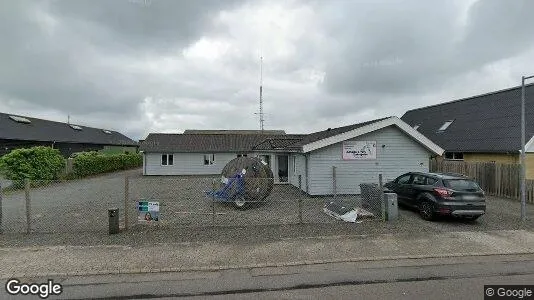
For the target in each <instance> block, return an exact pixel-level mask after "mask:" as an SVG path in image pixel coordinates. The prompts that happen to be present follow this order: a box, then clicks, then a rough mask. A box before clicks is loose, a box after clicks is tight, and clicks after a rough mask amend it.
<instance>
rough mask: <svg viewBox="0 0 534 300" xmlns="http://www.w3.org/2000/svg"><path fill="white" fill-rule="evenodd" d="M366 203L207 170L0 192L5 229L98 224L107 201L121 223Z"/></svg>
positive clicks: (172, 222)
mask: <svg viewBox="0 0 534 300" xmlns="http://www.w3.org/2000/svg"><path fill="white" fill-rule="evenodd" d="M140 202H141V204H142V203H145V204H147V203H148V202H150V203H152V204H154V203H156V204H158V206H157V207H158V208H157V209H156V210H157V211H151V210H149V209H148V207H144V208H145V209H144V210H143V209H142V208H140V207H141V206H142V205H140ZM369 203H370V202H369V201H368V200H367V199H364V201H362V197H361V196H360V195H337V194H330V195H325V196H309V195H308V194H306V193H305V192H303V191H302V190H301V189H299V188H298V187H295V186H293V185H291V184H274V180H273V179H272V178H264V179H257V178H256V179H254V180H253V181H245V182H243V185H242V186H239V185H236V184H234V185H231V184H228V182H226V183H223V182H222V180H221V178H220V177H214V176H132V177H128V176H126V177H125V176H116V177H113V176H108V177H105V178H101V177H95V178H89V179H81V180H70V181H42V180H33V181H29V180H27V181H24V182H20V183H18V184H15V185H12V186H11V187H9V188H7V189H3V190H2V192H1V193H0V207H2V212H1V213H0V215H1V216H2V219H1V220H0V221H1V228H2V231H3V232H5V233H8V232H12V233H54V232H92V231H98V232H105V231H107V230H108V229H109V228H108V226H109V220H108V209H111V208H118V209H119V213H118V215H119V216H120V220H119V226H120V228H122V229H128V228H136V227H142V226H151V225H155V226H163V227H170V228H177V229H179V228H186V227H207V226H248V225H284V224H306V223H307V224H310V223H312V224H313V223H337V222H342V221H340V220H339V218H336V217H335V216H333V214H332V212H334V213H337V214H338V215H339V214H342V212H340V211H336V210H335V209H334V207H338V206H339V207H343V208H344V209H345V210H346V211H351V210H355V209H358V213H359V214H360V215H359V217H360V218H361V217H368V216H366V215H364V214H363V213H362V212H364V211H365V210H367V211H369V212H374V210H373V209H370V208H369V207H367V208H366V207H365V205H367V204H369ZM153 207H155V206H153ZM153 207H152V208H153ZM362 209H363V210H362ZM376 216H379V215H378V214H376ZM353 221H354V220H353Z"/></svg>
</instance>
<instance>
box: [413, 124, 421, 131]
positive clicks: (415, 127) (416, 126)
mask: <svg viewBox="0 0 534 300" xmlns="http://www.w3.org/2000/svg"><path fill="white" fill-rule="evenodd" d="M419 126H421V124H415V125H414V126H413V129H415V130H417V129H418V128H419Z"/></svg>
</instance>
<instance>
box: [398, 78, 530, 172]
mask: <svg viewBox="0 0 534 300" xmlns="http://www.w3.org/2000/svg"><path fill="white" fill-rule="evenodd" d="M525 95H526V97H525V99H526V100H525V115H526V118H525V119H526V130H525V132H526V142H527V143H526V144H527V146H526V151H525V153H526V166H527V178H529V179H534V84H529V85H527V86H526V87H525ZM401 119H402V120H403V121H404V122H406V123H408V124H410V125H411V126H412V127H413V128H414V129H417V131H419V132H420V133H422V134H423V135H425V136H426V137H428V138H429V139H431V140H432V141H434V142H435V143H437V144H438V145H440V147H442V148H443V149H445V154H444V156H443V157H442V159H445V160H459V161H465V162H495V163H508V164H517V163H519V156H520V153H521V87H520V86H518V87H513V88H509V89H504V90H499V91H495V92H491V93H487V94H482V95H477V96H473V97H468V98H464V99H459V100H454V101H451V102H446V103H441V104H437V105H432V106H427V107H422V108H418V109H413V110H410V111H408V112H406V113H405V114H404V115H403V116H402V117H401Z"/></svg>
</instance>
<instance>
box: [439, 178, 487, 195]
mask: <svg viewBox="0 0 534 300" xmlns="http://www.w3.org/2000/svg"><path fill="white" fill-rule="evenodd" d="M443 183H445V186H446V187H448V188H451V189H453V190H457V191H472V192H477V191H479V190H481V188H480V187H479V186H478V184H477V183H476V182H474V181H472V180H468V179H451V180H443Z"/></svg>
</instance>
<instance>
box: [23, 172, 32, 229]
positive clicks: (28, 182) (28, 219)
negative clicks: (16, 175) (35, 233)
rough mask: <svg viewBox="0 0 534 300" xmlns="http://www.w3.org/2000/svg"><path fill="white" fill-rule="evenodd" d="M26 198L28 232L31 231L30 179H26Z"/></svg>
mask: <svg viewBox="0 0 534 300" xmlns="http://www.w3.org/2000/svg"><path fill="white" fill-rule="evenodd" d="M24 199H25V202H26V233H31V205H30V201H31V199H30V180H29V179H28V178H26V179H24Z"/></svg>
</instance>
